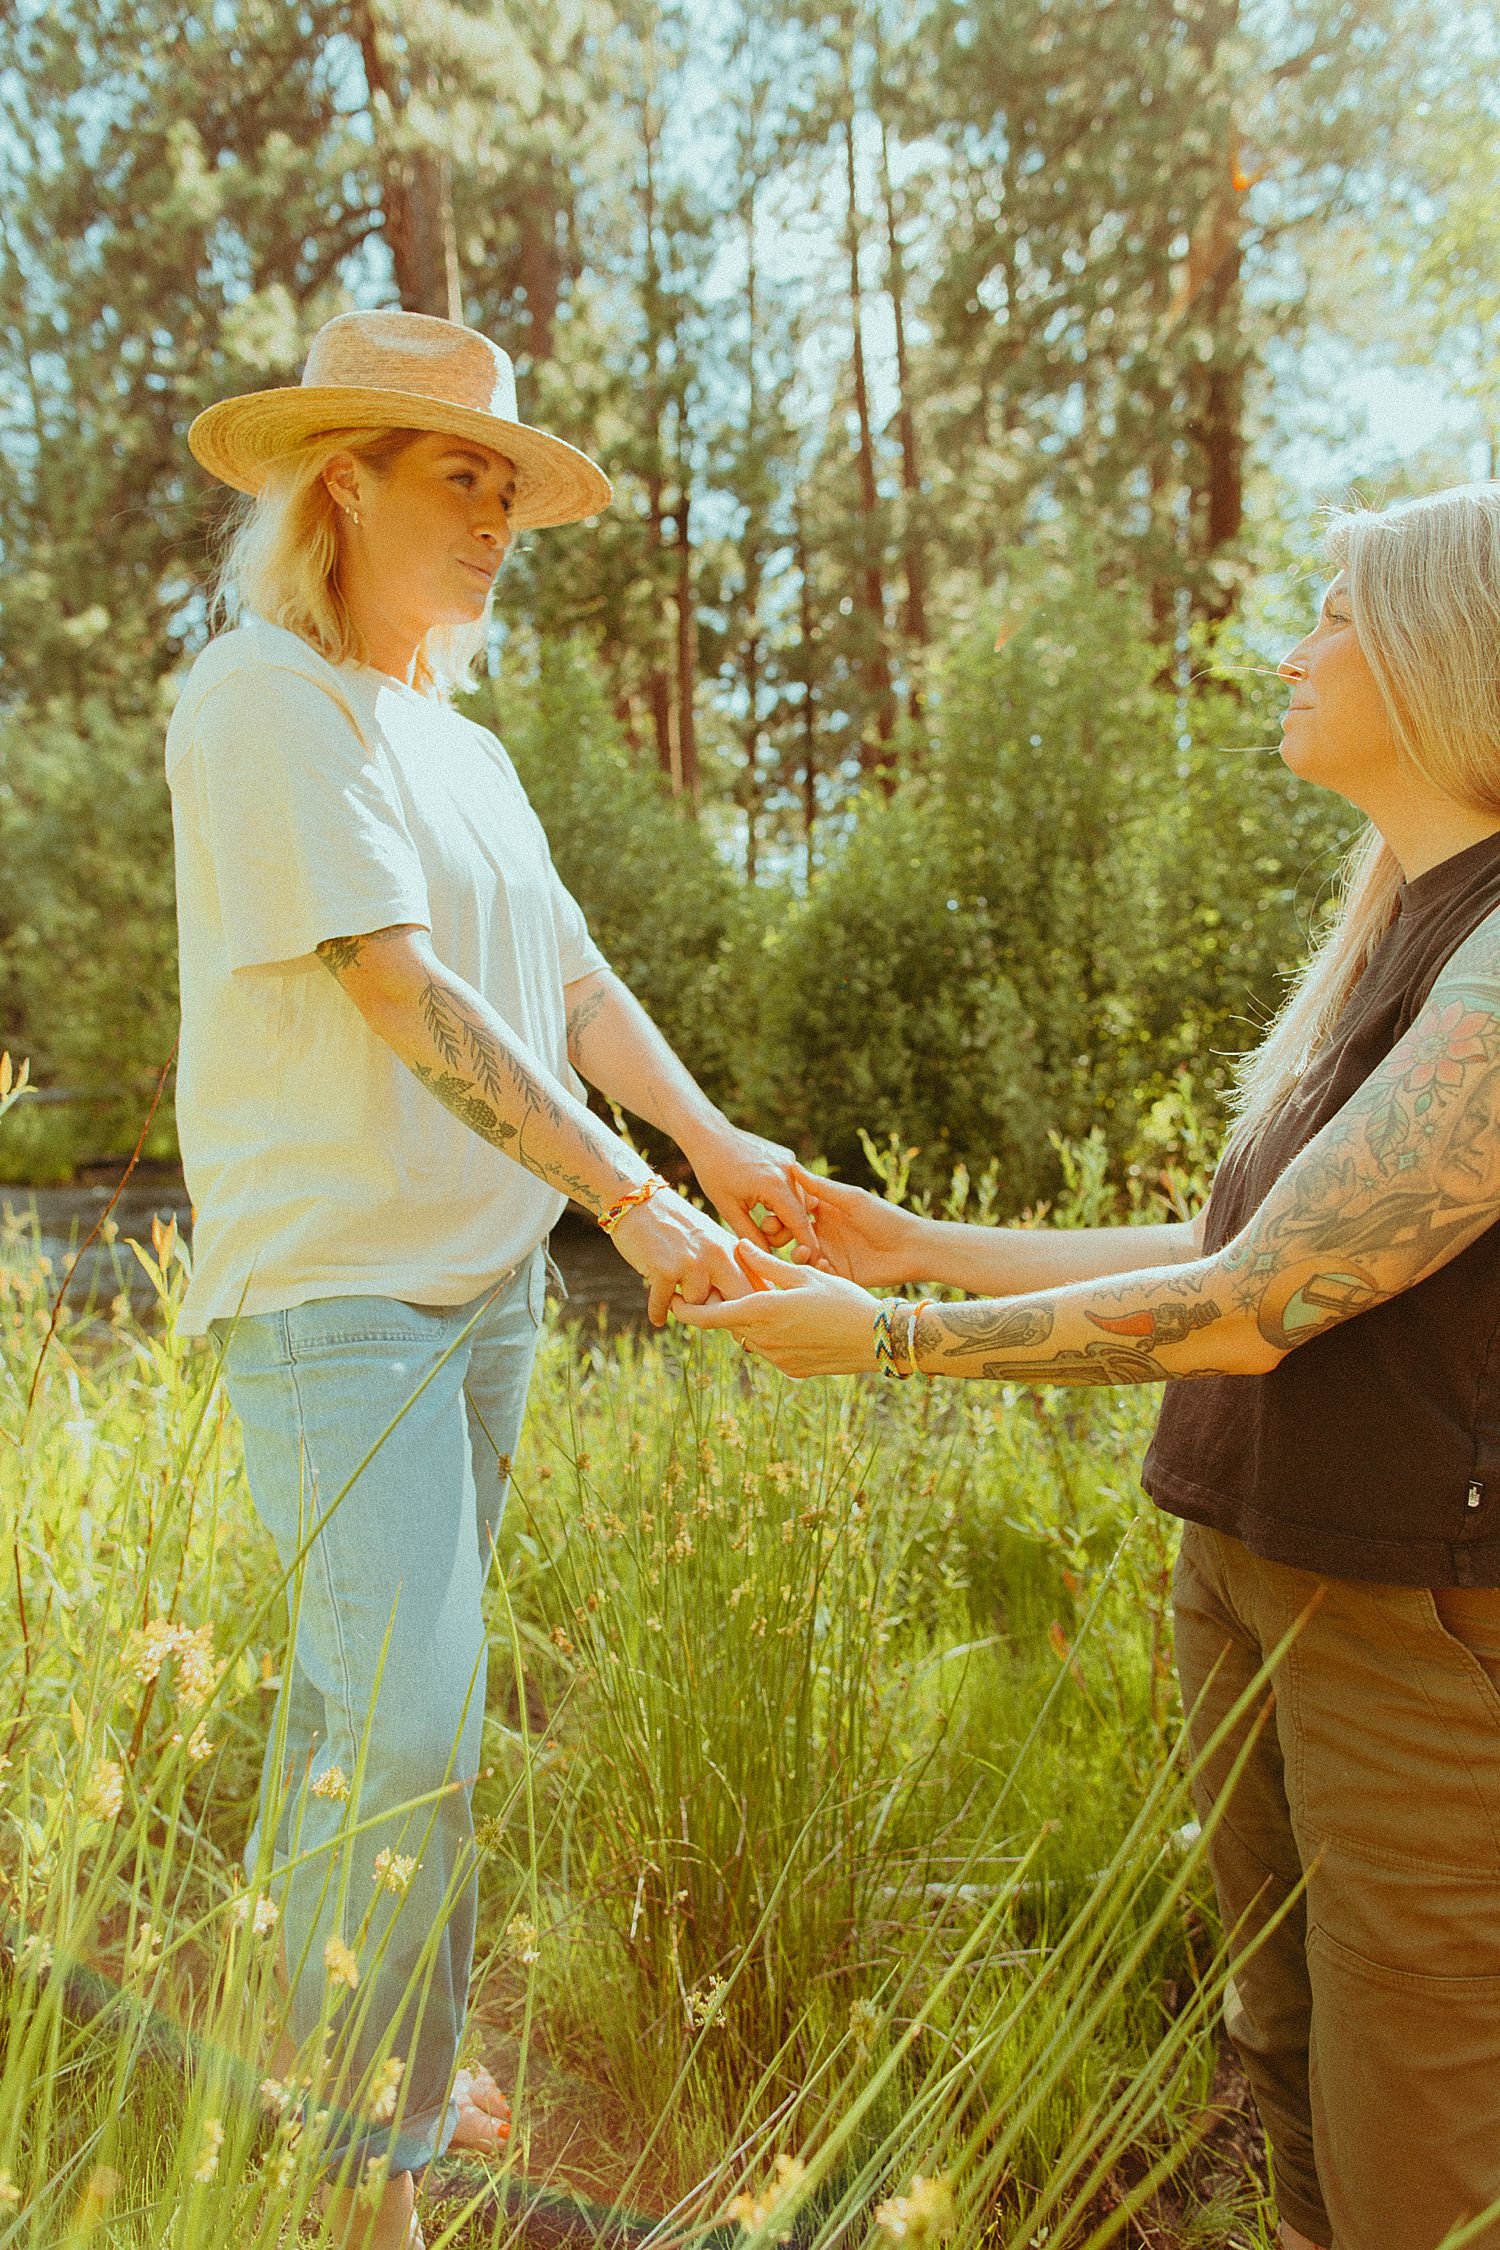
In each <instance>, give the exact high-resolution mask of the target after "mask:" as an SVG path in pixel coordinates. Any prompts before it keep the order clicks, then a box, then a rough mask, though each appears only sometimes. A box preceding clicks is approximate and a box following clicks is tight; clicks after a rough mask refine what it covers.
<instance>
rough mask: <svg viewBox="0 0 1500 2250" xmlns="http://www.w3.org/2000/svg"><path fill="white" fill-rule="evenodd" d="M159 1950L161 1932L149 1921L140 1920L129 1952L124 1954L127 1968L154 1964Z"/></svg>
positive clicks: (151, 1966)
mask: <svg viewBox="0 0 1500 2250" xmlns="http://www.w3.org/2000/svg"><path fill="white" fill-rule="evenodd" d="M160 1952H161V1932H160V1930H158V1929H155V1928H153V1926H152V1924H151V1923H149V1922H142V1923H141V1925H140V1927H139V1928H138V1929H137V1931H136V1933H135V1937H134V1940H133V1942H132V1944H131V1947H130V1950H129V1952H128V1953H127V1954H126V1956H125V1966H126V1968H127V1969H150V1968H154V1967H155V1965H156V1958H157V1955H158V1954H159V1953H160Z"/></svg>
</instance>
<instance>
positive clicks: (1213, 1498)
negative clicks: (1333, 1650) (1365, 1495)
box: [1141, 1458, 1500, 1587]
mask: <svg viewBox="0 0 1500 2250" xmlns="http://www.w3.org/2000/svg"><path fill="white" fill-rule="evenodd" d="M1148 1479H1149V1482H1148V1481H1147V1480H1148ZM1141 1489H1142V1491H1143V1492H1145V1493H1146V1495H1147V1496H1148V1498H1150V1499H1151V1500H1154V1501H1155V1502H1156V1504H1157V1506H1158V1507H1160V1508H1164V1509H1165V1510H1166V1512H1167V1514H1168V1515H1172V1516H1182V1517H1184V1518H1185V1519H1186V1520H1187V1521H1188V1522H1189V1523H1201V1524H1205V1525H1207V1527H1208V1529H1209V1530H1210V1531H1222V1532H1225V1533H1226V1534H1227V1535H1228V1536H1229V1537H1230V1538H1231V1539H1238V1540H1239V1542H1240V1544H1241V1545H1242V1546H1245V1547H1248V1548H1249V1550H1250V1552H1251V1554H1252V1555H1259V1556H1260V1558H1261V1560H1262V1561H1263V1562H1278V1563H1288V1564H1290V1565H1291V1567H1292V1568H1293V1569H1294V1570H1314V1571H1319V1572H1321V1573H1322V1575H1323V1576H1324V1577H1327V1578H1352V1579H1363V1580H1370V1581H1372V1582H1374V1583H1375V1584H1377V1585H1382V1586H1497V1587H1500V1539H1474V1540H1467V1539H1466V1540H1463V1541H1456V1540H1450V1539H1420V1538H1418V1539H1380V1538H1375V1537H1372V1536H1371V1535H1370V1534H1369V1533H1368V1532H1360V1533H1359V1534H1357V1535H1355V1534H1353V1533H1348V1532H1340V1531H1330V1530H1329V1529H1328V1528H1327V1526H1326V1525H1322V1524H1307V1523H1297V1522H1292V1521H1290V1520H1289V1519H1288V1518H1287V1517H1285V1516H1275V1515H1270V1514H1268V1513H1267V1511H1266V1510H1265V1509H1264V1508H1255V1507H1252V1506H1250V1505H1249V1504H1248V1503H1247V1502H1246V1501H1244V1500H1241V1499H1236V1498H1235V1497H1234V1495H1233V1494H1231V1493H1227V1492H1215V1491H1213V1490H1212V1489H1211V1488H1210V1487H1209V1486H1207V1485H1201V1484H1195V1483H1193V1481H1192V1479H1191V1478H1189V1477H1180V1476H1178V1475H1177V1474H1176V1473H1175V1471H1173V1470H1171V1469H1164V1468H1162V1467H1161V1465H1160V1464H1159V1463H1157V1462H1153V1461H1151V1460H1150V1459H1149V1458H1148V1460H1147V1463H1146V1466H1145V1468H1144V1469H1143V1470H1142V1471H1141Z"/></svg>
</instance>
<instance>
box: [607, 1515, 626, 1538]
mask: <svg viewBox="0 0 1500 2250" xmlns="http://www.w3.org/2000/svg"><path fill="white" fill-rule="evenodd" d="M604 1536H605V1538H606V1539H623V1538H624V1536H625V1518H624V1517H623V1516H620V1515H616V1513H615V1511H614V1509H613V1508H611V1509H610V1511H609V1514H608V1515H607V1516H606V1517H605V1519H604Z"/></svg>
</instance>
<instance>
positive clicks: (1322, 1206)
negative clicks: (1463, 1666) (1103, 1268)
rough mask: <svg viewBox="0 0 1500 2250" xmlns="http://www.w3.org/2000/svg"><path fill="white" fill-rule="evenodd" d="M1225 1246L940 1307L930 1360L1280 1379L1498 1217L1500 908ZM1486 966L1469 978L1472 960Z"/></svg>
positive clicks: (923, 1318) (1019, 1374)
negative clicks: (1305, 1349)
mask: <svg viewBox="0 0 1500 2250" xmlns="http://www.w3.org/2000/svg"><path fill="white" fill-rule="evenodd" d="M1482 936H1483V942H1484V943H1485V944H1487V945H1488V947H1489V948H1490V951H1489V953H1488V954H1487V955H1485V957H1484V963H1483V964H1482V965H1483V967H1484V968H1485V970H1486V974H1485V975H1480V974H1478V973H1477V971H1476V968H1475V962H1476V961H1477V960H1478V955H1477V953H1475V951H1474V946H1473V942H1472V941H1471V944H1470V946H1469V947H1468V948H1461V949H1460V954H1459V955H1458V956H1455V962H1456V963H1457V964H1458V973H1456V974H1455V975H1449V974H1448V973H1447V972H1445V974H1444V977H1443V978H1440V979H1439V982H1438V985H1437V987H1436V988H1435V991H1434V997H1433V1000H1432V1001H1431V1003H1430V1004H1429V1006H1428V1007H1427V1008H1426V1009H1424V1011H1423V1013H1422V1014H1421V1016H1420V1017H1419V1018H1418V1020H1417V1022H1416V1023H1415V1024H1414V1025H1413V1027H1412V1029H1411V1030H1410V1031H1409V1032H1408V1033H1407V1034H1406V1035H1405V1036H1404V1038H1402V1039H1401V1040H1400V1041H1398V1043H1397V1044H1396V1046H1395V1047H1393V1048H1392V1050H1391V1052H1390V1054H1389V1055H1388V1056H1387V1058H1386V1060H1385V1062H1384V1063H1382V1064H1381V1066H1380V1067H1379V1069H1377V1070H1376V1071H1374V1072H1372V1074H1371V1076H1370V1077H1369V1078H1368V1079H1366V1081H1365V1083H1364V1084H1363V1085H1362V1086H1361V1087H1360V1088H1359V1089H1358V1091H1357V1092H1356V1093H1355V1094H1354V1095H1353V1097H1352V1098H1351V1099H1350V1100H1349V1101H1348V1102H1346V1104H1345V1105H1344V1107H1343V1109H1341V1110H1340V1111H1339V1113H1338V1115H1337V1116H1336V1117H1334V1118H1332V1119H1330V1121H1329V1122H1328V1124H1327V1125H1325V1126H1324V1127H1323V1129H1322V1131H1321V1132H1320V1133H1318V1134H1317V1136H1316V1137H1315V1138H1314V1139H1313V1140H1311V1141H1310V1142H1309V1143H1308V1145H1307V1147H1306V1148H1304V1149H1303V1150H1302V1152H1301V1153H1300V1155H1298V1156H1296V1157H1295V1158H1294V1159H1293V1160H1292V1162H1291V1163H1290V1164H1289V1165H1288V1166H1287V1168H1286V1170H1285V1171H1284V1172H1283V1173H1282V1175H1281V1177H1280V1178H1279V1179H1278V1180H1277V1182H1276V1184H1275V1185H1274V1187H1273V1188H1272V1189H1271V1191H1270V1193H1269V1194H1268V1195H1267V1196H1266V1198H1265V1200H1264V1201H1263V1202H1262V1204H1261V1206H1260V1208H1259V1209H1258V1210H1257V1211H1256V1212H1255V1214H1254V1216H1253V1217H1252V1218H1251V1220H1250V1221H1249V1223H1248V1224H1247V1225H1246V1226H1245V1227H1244V1228H1243V1229H1242V1231H1241V1232H1240V1233H1239V1234H1238V1235H1237V1236H1236V1237H1235V1238H1234V1240H1233V1241H1232V1242H1229V1243H1227V1244H1226V1245H1225V1246H1224V1247H1223V1248H1222V1249H1221V1250H1219V1251H1218V1252H1217V1253H1216V1254H1215V1255H1213V1256H1211V1257H1204V1258H1200V1259H1196V1260H1193V1261H1190V1262H1188V1263H1185V1264H1182V1265H1178V1266H1176V1267H1166V1266H1159V1267H1155V1268H1152V1269H1150V1270H1146V1271H1142V1272H1138V1273H1129V1274H1122V1275H1118V1276H1115V1277H1111V1278H1110V1279H1108V1280H1106V1279H1103V1278H1100V1279H1095V1280H1089V1281H1082V1282H1077V1283H1074V1284H1072V1285H1070V1286H1068V1287H1064V1288H1055V1289H1047V1290H1042V1291H1038V1292H1036V1293H1034V1294H1032V1295H1030V1296H1026V1297H1019V1296H1013V1297H1007V1298H1003V1299H1000V1300H998V1301H979V1302H974V1303H970V1304H966V1305H943V1304H937V1305H928V1306H925V1307H924V1308H923V1310H922V1312H921V1314H920V1315H919V1317H918V1319H917V1322H916V1329H915V1334H914V1338H913V1344H914V1355H915V1358H916V1361H917V1365H918V1366H919V1367H921V1368H923V1369H925V1370H927V1371H928V1372H931V1373H934V1374H943V1375H979V1376H987V1377H989V1378H990V1379H991V1380H994V1381H999V1382H1009V1383H1025V1384H1041V1383H1067V1384H1075V1385H1093V1384H1112V1383H1160V1382H1168V1381H1171V1382H1183V1381H1187V1382H1191V1381H1194V1380H1197V1379H1199V1378H1201V1377H1205V1376H1215V1375H1254V1374H1265V1373H1268V1372H1269V1371H1270V1370H1271V1369H1272V1368H1274V1367H1275V1366H1276V1364H1277V1363H1278V1361H1279V1360H1280V1359H1282V1358H1283V1357H1284V1356H1285V1354H1286V1353H1287V1352H1289V1351H1292V1350H1294V1349H1295V1348H1296V1347H1297V1346H1299V1345H1301V1344H1304V1343H1306V1342H1308V1341H1309V1340H1310V1339H1312V1338H1314V1337H1316V1336H1318V1335H1320V1334H1322V1333H1323V1332H1324V1331H1325V1330H1326V1329H1329V1328H1331V1327H1333V1326H1334V1325H1335V1324H1336V1323H1337V1322H1339V1321H1344V1320H1350V1319H1354V1318H1356V1317H1357V1316H1358V1315H1359V1314H1361V1313H1363V1312H1367V1311H1368V1310H1370V1308H1371V1307H1373V1306H1376V1305H1379V1304H1381V1303H1383V1302H1385V1300H1386V1299H1388V1298H1390V1297H1393V1296H1396V1295H1397V1294H1399V1292H1400V1291H1401V1290H1403V1289H1409V1288H1410V1287H1412V1285H1413V1284H1414V1283H1416V1282H1418V1281H1421V1280H1422V1279H1424V1278H1425V1277H1426V1276H1427V1275H1428V1274H1430V1273H1432V1272H1434V1271H1436V1269H1437V1268H1438V1267H1439V1266H1441V1265H1443V1264H1444V1263H1445V1262H1446V1261H1447V1260H1448V1259H1450V1258H1452V1257H1455V1256H1456V1255H1457V1254H1458V1253H1459V1252H1460V1251H1461V1250H1463V1249H1464V1248H1466V1247H1467V1245H1468V1244H1469V1243H1471V1242H1473V1241H1474V1240H1476V1239H1477V1237H1478V1236H1479V1235H1480V1234H1481V1233H1482V1232H1483V1231H1484V1229H1485V1228H1486V1227H1489V1226H1492V1225H1494V1224H1495V1223H1496V1221H1497V1220H1500V915H1497V916H1496V917H1495V928H1494V930H1493V931H1490V930H1488V926H1486V932H1485V933H1482ZM1465 952H1467V953H1468V954H1469V955H1470V959H1469V961H1468V965H1467V967H1465V965H1464V961H1463V955H1464V954H1465Z"/></svg>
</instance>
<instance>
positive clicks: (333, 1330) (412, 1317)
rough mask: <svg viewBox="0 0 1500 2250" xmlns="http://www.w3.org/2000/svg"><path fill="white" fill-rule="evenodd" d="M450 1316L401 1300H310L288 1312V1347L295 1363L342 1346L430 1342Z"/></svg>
mask: <svg viewBox="0 0 1500 2250" xmlns="http://www.w3.org/2000/svg"><path fill="white" fill-rule="evenodd" d="M451 1311H452V1307H451V1306H444V1305H416V1304H412V1303H410V1302H408V1300H407V1299H406V1298H404V1297H374V1296H370V1297H310V1298H309V1299H308V1300H307V1302H306V1303H305V1304H301V1305H291V1306H289V1307H288V1308H287V1311H286V1315H285V1318H286V1326H287V1341H288V1343H289V1345H290V1347H291V1353H292V1357H293V1358H294V1359H300V1358H302V1356H303V1355H304V1354H305V1353H307V1352H319V1351H338V1350H341V1349H342V1348H343V1346H344V1345H346V1344H411V1343H413V1342H431V1340H432V1339H433V1337H434V1336H435V1335H436V1334H437V1333H438V1331H439V1328H440V1325H441V1323H442V1322H443V1321H444V1320H446V1319H447V1317H448V1315H449V1314H450V1313H451Z"/></svg>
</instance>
